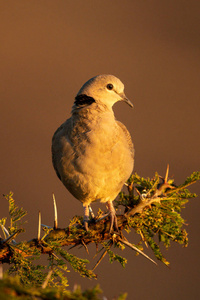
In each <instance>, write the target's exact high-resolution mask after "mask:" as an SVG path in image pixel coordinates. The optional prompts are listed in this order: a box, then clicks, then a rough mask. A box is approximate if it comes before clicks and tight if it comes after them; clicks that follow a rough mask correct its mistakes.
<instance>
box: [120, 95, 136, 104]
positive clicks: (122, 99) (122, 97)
mask: <svg viewBox="0 0 200 300" xmlns="http://www.w3.org/2000/svg"><path fill="white" fill-rule="evenodd" d="M120 97H121V101H124V102H126V103H127V104H128V105H129V106H130V107H132V108H133V107H134V106H133V103H132V102H131V101H130V100H129V99H128V98H127V97H126V95H125V94H124V93H123V94H120Z"/></svg>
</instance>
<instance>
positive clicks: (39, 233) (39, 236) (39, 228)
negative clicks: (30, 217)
mask: <svg viewBox="0 0 200 300" xmlns="http://www.w3.org/2000/svg"><path fill="white" fill-rule="evenodd" d="M40 239H41V212H40V211H39V221H38V241H40Z"/></svg>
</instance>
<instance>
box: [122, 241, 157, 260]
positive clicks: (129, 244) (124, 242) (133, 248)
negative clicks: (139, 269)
mask: <svg viewBox="0 0 200 300" xmlns="http://www.w3.org/2000/svg"><path fill="white" fill-rule="evenodd" d="M118 240H119V241H120V242H122V243H123V244H125V245H127V246H128V247H130V248H131V249H132V250H134V251H136V252H138V253H140V254H142V255H143V256H144V257H146V258H147V259H148V260H150V261H151V262H152V263H154V264H155V265H157V263H156V262H155V261H154V260H153V259H151V258H150V257H149V256H148V255H146V254H145V253H144V252H142V251H141V250H139V249H138V248H137V247H135V246H133V245H132V244H131V243H129V242H128V241H125V240H124V239H121V238H120V237H119V238H118Z"/></svg>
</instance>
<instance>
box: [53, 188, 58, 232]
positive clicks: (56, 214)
mask: <svg viewBox="0 0 200 300" xmlns="http://www.w3.org/2000/svg"><path fill="white" fill-rule="evenodd" d="M53 207H54V229H57V228H58V213H57V206H56V199H55V195H54V193H53Z"/></svg>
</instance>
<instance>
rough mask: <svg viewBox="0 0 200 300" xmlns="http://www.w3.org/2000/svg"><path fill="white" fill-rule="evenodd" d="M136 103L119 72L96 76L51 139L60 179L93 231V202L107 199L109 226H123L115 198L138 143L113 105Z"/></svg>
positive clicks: (79, 96)
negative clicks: (78, 204) (115, 113)
mask: <svg viewBox="0 0 200 300" xmlns="http://www.w3.org/2000/svg"><path fill="white" fill-rule="evenodd" d="M118 101H124V102H126V103H127V104H128V105H129V106H130V107H133V104H132V102H131V101H130V100H129V99H128V98H127V97H126V95H125V93H124V84H123V83H122V82H121V81H120V79H118V78H117V77H115V76H114V75H109V74H105V75H97V76H95V77H93V78H91V79H89V80H88V81H87V82H86V83H85V84H84V85H83V86H82V87H81V89H80V90H79V92H78V93H77V95H76V97H75V100H74V103H73V106H72V111H71V117H70V118H68V119H67V120H66V121H65V122H64V123H63V124H62V125H61V126H60V127H59V128H58V129H57V130H56V131H55V133H54V135H53V138H52V162H53V166H54V169H55V171H56V174H57V176H58V178H59V179H60V180H61V181H62V183H63V184H64V186H65V187H66V188H67V190H68V191H69V192H70V193H71V194H72V195H73V196H74V197H75V198H76V199H77V200H79V201H80V202H82V204H83V208H84V219H83V220H84V227H85V229H86V230H87V231H88V227H89V226H88V222H89V217H90V205H91V203H93V202H95V201H100V202H102V203H105V204H106V206H107V209H108V211H109V215H110V230H109V232H110V233H111V232H112V231H113V230H114V229H116V230H118V225H117V216H116V211H115V208H114V205H113V200H114V199H115V198H116V197H117V195H118V194H119V192H120V191H121V189H122V187H123V185H124V184H125V182H126V181H127V180H128V178H129V177H130V175H131V173H132V171H133V167H134V146H133V143H132V139H131V135H130V133H129V132H128V130H127V128H126V127H125V125H124V124H123V123H121V122H120V121H117V120H116V118H115V115H114V112H113V109H112V107H113V105H114V104H115V103H116V102H118Z"/></svg>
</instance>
